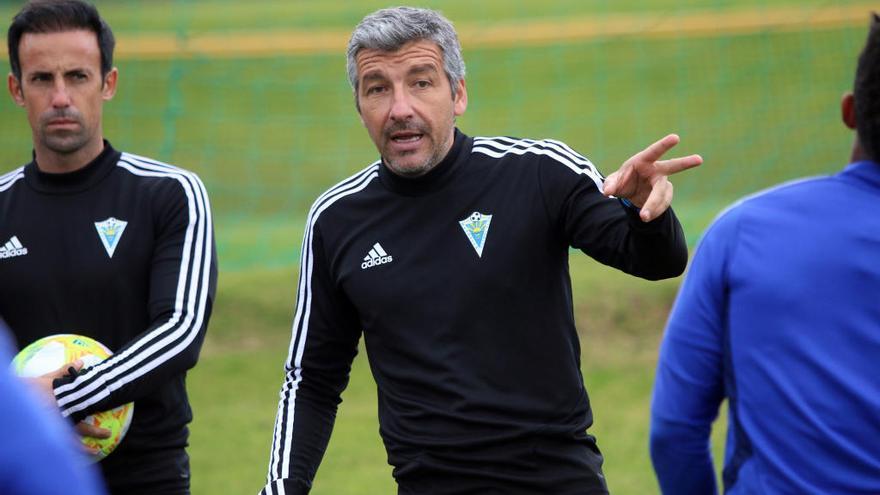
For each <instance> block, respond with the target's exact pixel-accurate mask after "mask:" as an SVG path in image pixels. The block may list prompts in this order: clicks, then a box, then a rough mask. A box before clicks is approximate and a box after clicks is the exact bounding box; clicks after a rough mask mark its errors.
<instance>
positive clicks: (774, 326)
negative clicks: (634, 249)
mask: <svg viewBox="0 0 880 495" xmlns="http://www.w3.org/2000/svg"><path fill="white" fill-rule="evenodd" d="M841 111H842V117H843V123H844V124H845V125H846V126H847V127H849V128H850V129H856V130H857V136H856V138H855V142H854V145H853V148H852V153H851V155H850V158H849V161H850V164H849V165H848V166H847V167H846V168H845V169H844V170H843V171H841V172H839V173H838V174H836V175H833V176H830V177H821V178H814V179H807V180H801V181H796V182H791V183H787V184H783V185H781V186H778V187H775V188H773V189H770V190H768V191H765V192H762V193H760V194H757V195H754V196H751V197H749V198H746V199H744V200H742V201H740V202H739V203H737V204H736V205H734V206H733V207H732V208H730V209H728V210H727V211H725V212H724V213H722V214H721V215H720V216H719V217H718V219H717V220H715V222H714V223H713V225H712V226H711V227H710V228H709V230H708V231H707V232H706V234H705V236H704V237H703V239H702V241H701V242H700V245H699V247H698V248H697V252H696V254H695V255H694V260H693V263H692V264H691V268H690V270H689V273H688V275H687V277H686V279H685V281H684V283H683V285H682V287H681V291H680V292H679V295H678V299H677V301H676V303H675V306H674V308H673V310H672V314H671V316H670V319H669V323H668V326H667V328H666V335H665V336H664V340H663V344H662V347H661V350H660V361H659V364H658V369H657V382H656V385H655V389H654V402H653V406H652V412H651V457H652V459H653V461H654V467H655V470H656V472H657V478H658V479H659V481H660V487H661V489H662V491H663V493H665V494H681V493H687V494H695V495H703V494H706V495H708V494H715V493H717V488H716V481H715V474H714V473H715V472H714V469H713V464H712V458H711V454H710V449H709V433H710V431H711V426H712V422H713V421H714V420H715V417H716V416H717V414H718V408H719V406H720V404H721V402H722V400H724V399H725V398H726V399H727V400H728V405H729V413H728V425H729V427H728V430H729V431H728V436H727V439H728V443H727V448H726V453H725V456H724V473H723V483H724V491H725V493H729V494H748V493H760V494H766V495H776V494H798V495H808V494H816V495H819V494H831V493H841V494H843V493H847V494H854V493H865V494H867V493H880V373H878V362H880V215H878V214H877V211H878V208H880V18H878V17H877V16H876V15H874V16H873V22H872V24H871V28H870V33H869V34H868V39H867V42H866V44H865V47H864V50H863V51H862V54H861V57H860V58H859V63H858V69H857V71H856V78H855V85H854V92H853V93H847V94H846V95H844V96H843V101H842V104H841Z"/></svg>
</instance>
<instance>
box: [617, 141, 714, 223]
mask: <svg viewBox="0 0 880 495" xmlns="http://www.w3.org/2000/svg"><path fill="white" fill-rule="evenodd" d="M678 142H679V137H678V136H677V135H675V134H670V135H668V136H666V137H664V138H663V139H661V140H659V141H657V142H656V143H654V144H652V145H651V146H648V147H647V148H645V149H644V150H642V151H640V152H638V153H636V154H635V155H633V156H632V157H631V158H630V159H629V160H627V161H625V162H623V165H621V166H620V168H619V169H618V170H617V171H616V172H614V173H612V174H611V175H609V176H608V177H607V178H606V179H605V184H604V186H603V190H602V192H603V193H604V194H605V195H606V196H615V197H618V198H623V199H626V200H628V201H629V202H630V203H632V204H633V205H635V206H636V207H637V208H640V209H641V211H640V212H639V217H641V219H642V221H643V222H650V221H651V220H653V219H655V218H657V217H659V216H660V215H662V214H663V212H665V211H666V209H667V208H669V205H670V204H672V183H671V182H669V178H668V177H669V176H670V175H672V174H675V173H678V172H681V171H682V170H687V169H689V168H693V167H696V166H698V165H700V164H701V163H703V158H702V157H700V155H690V156H685V157H681V158H670V159H669V160H660V158H661V157H663V155H664V154H665V153H666V152H667V151H669V150H670V149H672V147H674V146H675V145H676V144H678Z"/></svg>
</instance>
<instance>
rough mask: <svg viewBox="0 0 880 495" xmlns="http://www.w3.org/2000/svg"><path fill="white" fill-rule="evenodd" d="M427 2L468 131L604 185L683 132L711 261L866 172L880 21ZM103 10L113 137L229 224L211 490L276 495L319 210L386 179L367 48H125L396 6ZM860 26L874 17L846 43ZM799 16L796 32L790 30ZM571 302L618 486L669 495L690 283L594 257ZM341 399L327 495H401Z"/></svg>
mask: <svg viewBox="0 0 880 495" xmlns="http://www.w3.org/2000/svg"><path fill="white" fill-rule="evenodd" d="M18 3H19V2H2V3H0V18H3V19H9V18H10V17H11V16H12V14H13V13H14V11H15V10H16V8H17V7H16V5H18ZM416 3H417V4H419V5H424V6H431V7H436V8H440V9H441V10H443V11H444V12H445V13H446V14H447V15H448V16H449V17H450V18H451V19H452V20H453V21H454V22H455V23H456V25H457V26H459V28H460V29H461V30H462V33H470V34H469V35H468V36H469V38H467V39H464V34H463V39H464V47H463V48H464V55H465V59H466V62H467V64H468V76H467V84H468V92H469V97H470V98H469V99H470V104H469V108H468V111H467V113H466V114H465V115H464V116H463V117H462V118H461V119H460V120H459V126H460V127H461V128H462V129H463V130H464V131H465V132H466V133H469V134H472V135H514V136H525V137H535V138H540V137H553V138H557V139H561V140H563V141H566V142H567V143H569V144H570V145H571V146H573V147H574V148H575V149H577V150H579V151H581V152H582V153H583V154H585V155H586V156H587V157H589V158H590V159H591V160H592V161H593V162H594V163H596V164H597V166H598V167H599V168H600V170H602V171H603V172H605V173H610V172H611V171H613V170H614V169H616V168H617V166H618V164H619V163H621V162H622V161H623V160H624V159H626V158H627V157H629V156H630V155H631V154H633V153H634V152H636V151H638V150H640V149H641V148H643V147H644V146H646V145H647V144H649V143H650V142H652V141H654V140H655V139H657V138H659V137H661V136H663V135H664V134H666V133H668V132H677V133H679V134H680V135H681V136H682V143H681V145H680V149H677V150H675V153H676V154H689V153H700V154H702V155H703V157H704V159H705V164H704V165H703V166H702V167H701V168H700V169H698V170H695V171H691V172H688V173H687V174H683V175H682V176H680V177H676V178H674V180H673V181H674V183H675V185H676V199H675V201H674V205H675V208H676V211H677V212H678V214H679V216H680V217H681V218H682V221H683V223H684V225H685V229H686V232H687V233H688V238H689V240H690V241H691V244H692V245H693V244H694V243H696V241H697V239H698V237H699V235H700V233H701V232H702V230H703V229H704V228H705V226H706V225H707V224H708V223H709V222H710V221H711V219H712V218H713V217H714V215H716V214H717V212H718V211H720V210H721V209H722V208H723V207H724V206H725V205H727V204H729V203H730V202H731V201H733V200H735V199H736V198H738V197H740V196H742V195H744V194H748V193H751V192H753V191H756V190H758V189H761V188H764V187H767V186H769V185H771V184H774V183H777V182H780V181H783V180H788V179H791V178H795V177H799V176H803V175H815V174H823V173H832V172H834V171H835V170H837V169H839V168H841V167H842V165H843V162H844V161H845V159H846V157H847V156H848V150H849V146H850V141H851V135H850V134H849V133H848V132H846V131H845V130H844V128H843V126H842V125H840V124H839V110H838V108H839V105H838V102H839V98H840V96H841V94H842V93H843V92H844V91H845V90H846V89H847V88H849V87H850V86H851V83H850V82H851V79H852V74H853V71H854V67H855V54H856V50H857V49H858V47H859V46H860V44H861V42H862V40H863V33H864V26H866V25H867V19H868V14H867V12H868V5H869V4H867V3H861V4H859V2H845V1H829V0H801V1H797V0H773V1H768V0H713V1H711V2H706V1H703V0H650V1H644V0H638V1H637V0H619V1H615V2H605V1H599V0H588V1H577V0H563V1H550V2H546V1H541V2H539V1H527V0H514V1H505V2H502V1H500V0H490V1H485V2H473V1H471V0H467V1H466V0H449V1H431V2H416ZM97 4H98V6H99V7H100V8H101V9H102V11H103V13H104V15H105V17H106V18H107V19H108V20H109V22H110V24H111V25H112V26H114V29H115V31H116V34H117V36H118V37H119V40H120V44H119V53H120V55H119V56H118V57H117V65H118V66H119V68H120V71H121V75H120V84H119V92H118V95H117V97H116V98H115V99H114V101H112V102H111V103H110V104H108V105H107V106H106V107H105V134H106V136H107V137H108V138H109V139H110V140H111V141H112V142H113V143H114V145H116V146H117V147H118V148H121V149H125V150H127V151H131V152H135V153H138V154H142V155H147V156H152V157H155V158H158V159H161V160H165V161H169V162H171V163H175V164H179V165H181V166H184V167H187V168H190V169H192V170H195V171H197V172H198V173H199V174H200V176H201V177H202V178H203V179H204V181H205V183H206V185H207V186H208V189H209V192H210V194H211V200H212V206H213V211H214V214H215V225H216V236H217V240H218V248H219V256H220V267H221V275H220V285H219V293H218V298H217V302H216V305H215V310H214V315H213V317H212V321H211V327H210V330H209V335H208V338H207V341H206V343H205V347H204V350H203V353H202V357H201V360H200V363H199V365H198V366H197V367H196V369H195V370H193V372H191V373H190V375H189V378H188V379H189V389H190V393H191V396H192V404H193V409H194V413H195V420H194V422H193V424H192V438H191V444H192V446H191V452H190V453H191V457H192V467H193V493H194V495H206V494H215V493H230V494H231V493H236V494H238V493H255V492H256V491H257V490H258V489H259V488H260V487H261V486H262V483H263V479H264V476H265V471H266V461H267V458H268V450H269V442H270V440H271V439H270V437H271V433H272V424H273V419H274V414H275V407H276V402H277V393H278V387H279V385H280V383H281V379H282V363H283V360H284V358H285V355H286V349H287V343H288V337H289V326H290V322H291V316H292V306H293V303H294V299H295V293H294V290H295V284H296V277H297V266H296V262H297V260H298V256H299V245H300V240H301V236H302V229H303V221H304V217H305V213H306V211H307V209H308V207H309V205H310V203H311V201H312V200H313V199H314V198H315V197H316V196H317V195H318V194H319V193H320V192H321V191H323V190H324V189H326V188H327V187H329V186H330V185H332V184H334V183H335V182H337V181H339V180H341V179H342V178H344V177H346V176H348V175H349V174H351V173H353V172H354V171H356V170H359V169H361V168H363V167H364V166H365V165H366V164H367V163H369V162H371V161H373V160H374V159H375V158H376V152H375V149H374V148H373V147H372V144H371V143H370V141H369V139H368V137H367V134H366V132H365V131H364V129H363V128H362V126H361V124H360V122H359V120H358V117H357V114H356V112H355V110H354V106H353V102H352V97H351V91H350V88H349V87H348V83H347V81H346V79H345V58H344V55H343V53H344V48H345V47H344V45H345V39H344V36H343V37H342V38H339V36H336V37H335V38H334V37H333V36H330V38H328V39H333V40H336V41H334V42H328V43H327V44H325V45H324V46H321V47H318V48H315V49H313V50H311V51H306V52H303V53H279V54H268V55H266V54H264V55H260V56H236V57H231V56H223V55H222V53H220V54H219V55H217V54H209V55H205V54H201V55H200V54H195V55H189V56H186V57H174V56H152V57H139V56H126V55H124V54H125V53H126V51H125V50H126V43H127V42H129V43H130V42H132V41H131V40H135V39H140V38H138V37H147V38H149V37H151V36H152V37H161V36H166V37H171V38H172V39H176V40H178V41H179V42H181V43H183V42H185V41H186V40H188V39H194V38H197V37H198V36H202V35H211V34H220V35H222V36H223V37H224V39H226V40H228V45H229V46H234V45H236V43H237V40H238V39H239V38H238V37H239V36H242V35H243V34H247V33H255V32H256V33H263V34H265V33H269V34H272V33H280V34H281V35H284V34H285V33H288V34H289V33H291V32H293V33H299V34H300V35H302V34H303V33H304V34H305V35H306V36H311V37H315V38H320V36H321V35H323V34H328V33H329V34H333V33H343V34H344V33H347V32H349V31H350V29H351V28H352V27H353V26H354V24H355V23H356V22H357V21H358V20H359V19H360V18H361V17H362V16H363V15H365V14H366V13H368V12H370V11H372V10H375V9H376V8H379V7H384V6H386V4H384V3H379V2H375V1H366V0H359V1H352V2H323V1H318V0H298V1H296V2H290V1H283V0H255V1H251V2H240V1H237V0H211V1H208V0H202V1H196V0H192V1H187V0H176V1H173V0H154V1H150V2H147V1H126V0H114V1H109V0H108V1H99V2H97ZM859 5H862V6H864V16H863V20H858V19H856V20H853V19H850V20H845V21H841V22H825V21H827V20H828V19H831V18H832V17H834V16H836V15H837V14H840V13H844V12H851V11H853V10H858V9H859ZM780 12H782V13H783V14H784V15H780V14H779V13H780ZM816 12H820V14H817V13H816ZM777 17H780V18H782V19H785V20H786V22H787V23H781V24H773V22H772V19H775V18H777ZM621 19H623V20H624V21H627V20H629V19H632V28H631V29H629V28H627V26H629V24H628V23H627V22H623V24H622V25H623V26H624V29H623V30H622V31H621V32H616V33H615V32H612V31H610V30H609V31H605V29H606V27H607V26H611V25H616V24H614V23H615V22H619V21H620V20H621ZM683 19H698V20H700V22H702V24H699V23H698V25H697V26H696V28H694V27H693V26H692V27H689V28H688V27H683V28H682V29H681V30H680V32H673V33H667V34H663V35H659V34H652V33H653V31H652V29H653V27H652V26H656V25H660V24H662V23H663V22H676V21H681V20H683ZM732 19H745V21H744V22H743V24H742V25H737V24H735V23H734V22H733V21H732ZM572 20H574V21H576V22H582V23H583V29H584V30H585V31H583V32H580V33H578V35H577V36H575V37H574V38H572V39H568V40H556V41H550V42H535V41H529V39H527V37H526V36H525V34H528V33H530V32H531V30H532V29H537V27H536V26H538V25H540V24H541V23H544V24H548V23H549V25H550V26H553V25H554V23H560V24H562V23H564V22H568V21H572ZM789 21H790V22H789ZM492 26H515V27H516V28H517V29H519V30H520V31H521V32H522V33H523V35H524V36H523V39H522V40H521V41H520V40H516V39H514V40H512V41H511V40H506V41H504V42H500V41H498V40H496V41H495V42H492V40H491V39H490V40H488V41H487V40H482V41H480V40H479V38H478V37H477V34H480V33H481V32H482V30H483V29H484V28H486V30H487V31H488V28H490V27H492ZM609 29H610V28H609ZM588 30H589V31H588ZM551 34H553V33H551ZM468 40H474V41H473V43H472V44H468ZM493 43H494V44H493ZM221 51H222V47H221ZM0 100H2V102H0V164H2V165H0V171H6V170H10V169H12V168H13V167H16V166H18V165H21V164H23V163H25V162H26V161H28V160H29V159H30V133H29V129H28V128H27V126H26V123H25V116H24V113H23V112H22V111H21V110H20V109H18V108H17V107H15V106H14V105H13V104H12V102H11V101H10V100H9V99H8V98H7V99H0ZM572 281H573V286H574V295H575V304H576V311H577V313H576V316H577V319H578V324H579V328H580V331H581V334H582V346H583V370H584V377H585V381H586V385H587V388H588V390H589V392H590V396H591V400H592V402H593V406H594V409H595V411H594V412H595V419H596V424H595V427H594V429H593V430H592V432H593V433H594V434H595V435H596V436H597V437H598V440H599V445H600V448H602V450H603V451H604V452H605V454H606V474H607V476H608V479H609V482H610V486H611V488H612V490H613V492H614V493H615V494H618V495H620V494H633V495H641V494H646V493H655V492H656V490H657V489H656V484H655V482H654V478H653V473H652V470H651V468H650V461H649V459H648V453H647V430H648V423H647V421H648V408H649V402H650V390H651V385H652V380H653V368H654V363H655V356H656V350H657V344H658V341H659V338H660V334H661V332H662V328H663V324H664V321H665V318H666V314H667V311H668V309H669V306H670V304H671V302H672V300H673V298H674V296H675V292H676V289H677V286H678V283H679V281H680V280H671V281H665V282H661V283H647V282H642V281H638V280H634V279H631V278H629V277H626V276H623V275H620V274H618V273H616V272H613V271H610V270H608V269H606V268H604V267H599V266H596V263H594V262H592V261H590V260H588V259H586V258H584V257H583V256H579V255H577V254H573V258H572ZM587 296H589V298H588V297H587ZM343 399H344V402H343V404H342V406H341V409H340V413H339V419H338V421H337V425H336V430H335V434H334V436H333V439H332V440H331V443H330V447H329V451H328V453H327V456H326V457H325V460H324V463H323V465H322V467H321V469H320V471H319V472H318V477H317V480H316V484H315V489H314V492H313V493H316V494H318V495H345V494H382V493H393V492H394V486H393V482H392V480H391V477H390V471H391V470H390V467H389V466H388V465H387V464H386V462H385V453H384V449H383V448H382V445H381V442H380V441H379V438H378V432H377V431H378V424H377V420H376V412H375V410H376V403H375V386H374V384H373V382H372V379H371V377H370V375H369V369H368V367H367V365H366V360H365V356H364V355H360V356H358V358H357V359H356V361H355V365H354V369H353V372H352V380H351V384H350V386H349V388H348V390H347V391H346V392H345V394H344V396H343ZM716 437H717V439H719V441H716V442H715V451H716V453H718V452H720V451H721V450H720V449H721V446H722V445H721V442H720V438H721V437H720V436H719V435H717V434H716Z"/></svg>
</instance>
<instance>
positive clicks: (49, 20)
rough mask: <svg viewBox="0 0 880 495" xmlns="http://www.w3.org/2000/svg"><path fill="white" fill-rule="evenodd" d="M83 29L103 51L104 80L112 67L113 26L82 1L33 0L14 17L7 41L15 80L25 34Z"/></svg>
mask: <svg viewBox="0 0 880 495" xmlns="http://www.w3.org/2000/svg"><path fill="white" fill-rule="evenodd" d="M78 29H84V30H86V31H91V32H93V33H95V36H97V38H98V48H100V50H101V77H102V78H103V77H104V76H106V75H107V73H108V72H110V70H111V69H112V68H113V47H114V46H115V45H116V39H115V38H114V37H113V31H111V30H110V26H109V25H108V24H107V23H106V22H104V19H101V16H100V14H98V9H96V8H95V7H94V6H93V5H91V4H90V3H87V2H84V1H82V0H31V1H29V2H28V3H27V4H26V5H25V6H24V7H22V9H21V10H20V11H19V12H18V14H16V15H15V17H13V18H12V25H10V26H9V33H8V34H7V42H8V44H9V65H11V66H12V73H13V74H14V75H15V78H16V79H18V80H21V60H20V59H19V58H18V46H19V44H20V43H21V38H22V36H24V35H25V34H26V33H60V32H63V31H74V30H78Z"/></svg>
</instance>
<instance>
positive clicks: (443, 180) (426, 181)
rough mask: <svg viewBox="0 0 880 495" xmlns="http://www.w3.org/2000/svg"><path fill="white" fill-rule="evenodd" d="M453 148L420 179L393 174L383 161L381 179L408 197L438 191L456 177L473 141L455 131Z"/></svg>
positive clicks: (386, 184) (380, 171) (390, 187)
mask: <svg viewBox="0 0 880 495" xmlns="http://www.w3.org/2000/svg"><path fill="white" fill-rule="evenodd" d="M454 132H455V135H454V138H453V141H452V147H450V148H449V152H448V153H447V154H446V156H445V157H444V158H443V160H441V161H440V163H438V164H437V165H436V166H435V167H434V168H432V169H431V170H429V171H428V173H426V174H425V175H422V176H419V177H402V176H400V175H397V174H395V173H394V172H392V171H391V170H390V169H389V168H388V166H387V165H386V164H385V161H384V160H383V161H382V162H381V165H380V166H379V179H380V180H381V181H382V184H384V185H385V187H387V188H388V189H390V190H392V191H394V192H396V193H400V194H404V195H407V196H419V195H422V194H427V193H430V192H433V191H436V190H438V189H440V188H442V187H443V186H444V185H446V184H447V183H448V182H449V181H450V180H451V179H452V177H454V176H455V174H456V173H457V171H458V169H459V168H460V165H461V163H462V162H463V161H464V159H465V158H467V155H468V154H469V151H470V148H471V147H472V146H473V140H472V139H471V138H470V137H468V136H466V135H465V134H464V133H462V132H461V131H459V130H458V128H456V129H455V131H454Z"/></svg>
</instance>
